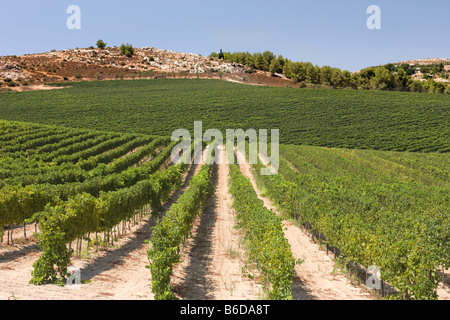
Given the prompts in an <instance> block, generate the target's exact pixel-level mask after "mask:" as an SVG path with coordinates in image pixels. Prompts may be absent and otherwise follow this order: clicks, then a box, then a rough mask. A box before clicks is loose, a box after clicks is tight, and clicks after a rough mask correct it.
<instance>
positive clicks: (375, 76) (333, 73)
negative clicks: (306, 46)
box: [210, 51, 450, 94]
mask: <svg viewBox="0 0 450 320" xmlns="http://www.w3.org/2000/svg"><path fill="white" fill-rule="evenodd" d="M223 54H224V59H225V60H228V61H229V62H231V63H238V64H242V65H245V66H247V67H248V68H249V71H248V72H250V73H252V72H255V71H256V70H262V71H267V72H270V73H271V74H272V75H275V74H283V75H284V76H286V77H287V78H289V79H292V80H294V81H295V82H297V83H298V84H299V85H300V87H306V86H307V85H308V84H309V85H319V86H324V87H333V88H351V89H360V90H391V91H410V92H428V93H446V94H450V85H449V84H446V83H443V82H436V81H435V80H434V79H432V78H428V79H427V80H426V81H418V80H413V78H412V77H411V75H412V74H413V73H412V68H411V66H410V65H409V64H403V65H401V66H398V67H395V66H393V65H392V66H391V65H387V66H386V67H385V66H380V67H369V68H366V69H363V70H361V71H359V72H350V71H348V70H341V69H339V68H333V67H330V66H322V67H319V66H317V65H313V64H312V63H311V62H295V61H292V60H290V59H287V58H284V57H283V56H282V55H278V56H277V55H275V54H274V53H273V52H270V51H265V52H263V53H249V52H234V53H231V52H223ZM210 57H212V58H218V57H219V54H218V53H216V52H213V53H212V54H211V55H210Z"/></svg>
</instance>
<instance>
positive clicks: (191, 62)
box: [0, 47, 293, 91]
mask: <svg viewBox="0 0 450 320" xmlns="http://www.w3.org/2000/svg"><path fill="white" fill-rule="evenodd" d="M248 70H249V68H248V67H245V66H243V65H241V64H237V63H229V62H227V61H223V60H220V59H217V58H210V57H204V56H201V55H198V54H193V53H178V52H174V51H170V50H162V49H156V48H149V47H145V48H135V54H134V55H133V56H131V57H126V56H124V55H122V54H121V53H120V49H119V48H117V47H110V48H105V49H103V50H102V49H97V48H96V49H94V48H90V49H69V50H62V51H53V50H52V52H46V53H39V54H28V55H23V56H6V57H0V91H28V90H35V89H45V88H46V87H44V86H43V85H44V84H49V83H55V82H68V81H92V80H113V79H116V80H118V79H135V78H153V77H171V78H175V77H178V78H180V77H182V78H216V79H219V78H222V79H225V80H229V81H234V82H247V83H248V84H263V85H271V86H286V85H293V82H292V81H291V80H288V79H286V78H285V77H283V76H280V75H279V76H277V77H272V76H271V75H270V73H268V72H263V71H258V72H256V73H253V74H249V73H248V72H247V71H248Z"/></svg>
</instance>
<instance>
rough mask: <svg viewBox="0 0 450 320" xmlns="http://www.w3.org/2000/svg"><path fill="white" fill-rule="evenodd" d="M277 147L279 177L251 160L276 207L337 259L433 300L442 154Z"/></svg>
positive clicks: (445, 255) (449, 243) (447, 231)
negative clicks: (337, 255) (375, 269)
mask: <svg viewBox="0 0 450 320" xmlns="http://www.w3.org/2000/svg"><path fill="white" fill-rule="evenodd" d="M280 151H281V155H282V159H281V164H280V174H278V175H275V176H262V175H259V174H258V173H259V172H260V171H259V169H260V168H261V167H264V165H263V164H261V163H260V164H259V165H254V169H255V170H254V173H255V175H256V176H257V179H258V181H259V183H260V184H261V187H262V188H264V189H265V190H266V192H267V194H268V195H269V196H270V198H271V199H272V200H273V201H274V202H275V203H276V204H277V206H278V207H279V208H280V210H282V211H283V212H285V214H286V215H287V216H288V217H289V218H291V219H294V220H295V221H297V222H298V223H300V224H303V225H307V227H308V229H309V231H310V232H312V233H314V234H315V235H316V236H317V237H319V235H321V236H322V238H321V240H324V244H325V245H326V246H327V248H337V249H338V250H339V251H340V254H341V258H342V261H343V263H344V264H345V262H349V261H351V262H353V263H357V264H360V265H362V266H363V267H364V268H368V267H369V266H371V265H376V266H378V267H379V268H380V269H381V274H382V277H383V279H384V280H386V281H387V282H388V283H390V284H391V285H393V286H394V287H395V288H396V289H397V291H398V292H397V297H401V298H404V299H433V298H437V287H438V286H439V283H440V282H441V281H443V279H442V277H443V275H444V271H443V270H446V269H448V268H449V265H450V237H449V235H450V198H449V194H450V193H449V191H450V185H449V181H450V180H449V168H450V162H449V160H450V159H449V157H448V156H447V155H439V154H429V155H424V154H414V153H413V154H409V153H394V152H374V151H361V150H345V149H327V148H316V147H307V146H288V145H284V146H282V147H281V150H280ZM441 271H442V272H441Z"/></svg>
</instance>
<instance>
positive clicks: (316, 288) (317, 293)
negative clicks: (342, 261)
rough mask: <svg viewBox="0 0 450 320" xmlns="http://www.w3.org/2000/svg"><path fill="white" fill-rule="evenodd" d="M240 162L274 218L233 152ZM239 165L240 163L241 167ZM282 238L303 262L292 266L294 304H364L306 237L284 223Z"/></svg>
mask: <svg viewBox="0 0 450 320" xmlns="http://www.w3.org/2000/svg"><path fill="white" fill-rule="evenodd" d="M237 156H238V158H240V159H241V164H240V168H241V171H242V173H243V174H244V176H245V177H247V178H249V179H250V182H251V183H252V185H253V188H254V189H255V191H256V193H257V194H258V197H259V198H260V199H261V200H263V201H264V205H265V207H266V208H268V209H269V210H272V211H273V212H275V213H276V214H278V215H279V214H280V213H279V212H278V211H277V209H276V208H275V206H274V205H273V203H272V201H271V200H270V199H268V198H265V197H262V196H261V192H260V190H259V188H258V186H257V184H256V180H255V178H254V176H253V173H252V171H251V167H250V165H249V164H248V163H247V161H242V160H243V159H244V158H243V155H242V154H241V153H239V152H237ZM242 162H243V163H242ZM283 224H284V227H283V229H284V230H285V231H284V232H285V237H286V238H287V239H288V241H289V244H290V245H291V250H292V254H293V256H294V258H295V259H296V260H297V259H302V260H304V263H302V264H300V265H296V266H295V278H294V289H293V297H294V299H295V300H368V299H371V295H370V294H369V293H368V292H364V290H363V289H361V288H360V287H357V286H355V285H353V284H351V283H350V281H349V280H348V279H347V277H345V276H344V275H342V274H339V273H338V274H335V273H333V269H334V265H335V264H334V262H333V260H332V259H331V257H329V256H328V255H327V254H326V253H325V252H324V251H323V250H321V249H320V247H319V246H318V245H317V244H316V243H314V242H312V241H311V239H310V238H309V236H308V235H306V233H305V232H304V231H303V230H301V229H300V228H299V227H297V226H295V225H294V224H293V223H292V222H290V221H288V220H284V221H283Z"/></svg>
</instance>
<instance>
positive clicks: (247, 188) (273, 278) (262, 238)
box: [230, 165, 295, 300]
mask: <svg viewBox="0 0 450 320" xmlns="http://www.w3.org/2000/svg"><path fill="white" fill-rule="evenodd" d="M230 193H231V194H232V195H233V199H234V201H233V207H234V208H235V209H236V212H237V219H238V225H237V226H238V228H242V229H244V230H245V239H246V243H247V246H248V251H249V260H250V261H251V262H254V263H256V265H257V267H258V269H259V270H260V271H261V273H262V275H263V276H264V280H265V281H266V284H269V289H268V296H269V299H273V300H292V287H293V277H294V266H295V260H294V258H293V257H292V253H291V249H290V245H289V242H288V241H287V239H286V238H285V237H284V233H283V229H282V221H281V218H280V217H278V216H276V215H275V214H274V213H273V212H271V211H269V210H268V209H267V208H266V207H264V203H263V201H262V200H260V199H258V196H257V194H256V192H255V190H254V189H253V186H252V184H251V182H250V181H249V180H248V179H246V178H245V177H244V176H243V175H242V173H241V171H240V169H239V166H238V165H230Z"/></svg>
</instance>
